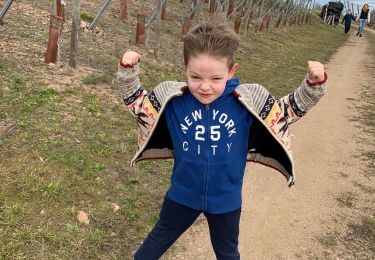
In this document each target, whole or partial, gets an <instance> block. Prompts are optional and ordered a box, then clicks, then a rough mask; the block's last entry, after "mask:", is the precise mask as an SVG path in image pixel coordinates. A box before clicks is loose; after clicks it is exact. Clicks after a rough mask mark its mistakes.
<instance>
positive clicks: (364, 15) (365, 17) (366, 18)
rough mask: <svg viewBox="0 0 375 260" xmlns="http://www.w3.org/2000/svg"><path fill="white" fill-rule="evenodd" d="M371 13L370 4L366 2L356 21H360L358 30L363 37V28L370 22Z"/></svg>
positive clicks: (358, 33)
mask: <svg viewBox="0 0 375 260" xmlns="http://www.w3.org/2000/svg"><path fill="white" fill-rule="evenodd" d="M369 13H370V8H369V5H368V4H364V5H363V7H362V9H361V13H360V15H359V16H358V17H357V20H356V21H359V26H358V32H357V36H358V35H359V37H362V33H363V30H364V29H365V27H366V23H367V22H370V15H369Z"/></svg>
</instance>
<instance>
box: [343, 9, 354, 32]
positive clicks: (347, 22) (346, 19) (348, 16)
mask: <svg viewBox="0 0 375 260" xmlns="http://www.w3.org/2000/svg"><path fill="white" fill-rule="evenodd" d="M352 21H355V17H354V16H353V14H352V11H351V10H350V9H349V10H348V11H347V12H346V14H345V16H344V18H343V19H342V23H344V22H345V29H344V32H345V33H348V32H349V30H350V25H351V24H352Z"/></svg>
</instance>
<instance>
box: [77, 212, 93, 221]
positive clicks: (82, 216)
mask: <svg viewBox="0 0 375 260" xmlns="http://www.w3.org/2000/svg"><path fill="white" fill-rule="evenodd" d="M77 220H78V222H79V223H82V224H85V225H89V224H90V219H89V216H88V215H87V213H86V212H84V211H82V210H80V211H78V214H77Z"/></svg>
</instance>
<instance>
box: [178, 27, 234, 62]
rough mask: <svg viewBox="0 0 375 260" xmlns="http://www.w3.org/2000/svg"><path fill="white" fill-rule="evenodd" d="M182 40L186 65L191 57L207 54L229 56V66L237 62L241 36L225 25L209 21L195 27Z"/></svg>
mask: <svg viewBox="0 0 375 260" xmlns="http://www.w3.org/2000/svg"><path fill="white" fill-rule="evenodd" d="M182 41H183V43H184V62H185V66H187V64H188V63H189V59H190V57H192V56H195V57H196V56H197V55H199V54H207V55H211V56H216V57H220V58H221V57H222V58H227V61H228V68H232V67H233V65H234V63H235V62H234V55H235V53H236V51H237V50H238V47H239V45H240V41H239V37H238V36H237V34H236V33H235V32H234V31H233V30H231V29H229V28H227V27H226V26H225V25H222V24H216V23H209V22H207V23H203V24H199V25H197V26H196V27H194V28H193V29H192V30H191V32H189V33H188V34H186V35H185V36H184V37H183V38H182Z"/></svg>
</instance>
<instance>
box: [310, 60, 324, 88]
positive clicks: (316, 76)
mask: <svg viewBox="0 0 375 260" xmlns="http://www.w3.org/2000/svg"><path fill="white" fill-rule="evenodd" d="M307 67H308V73H309V78H308V80H309V82H310V83H316V82H320V81H323V80H324V66H323V64H322V63H320V62H319V61H311V60H309V61H308V62H307Z"/></svg>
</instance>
